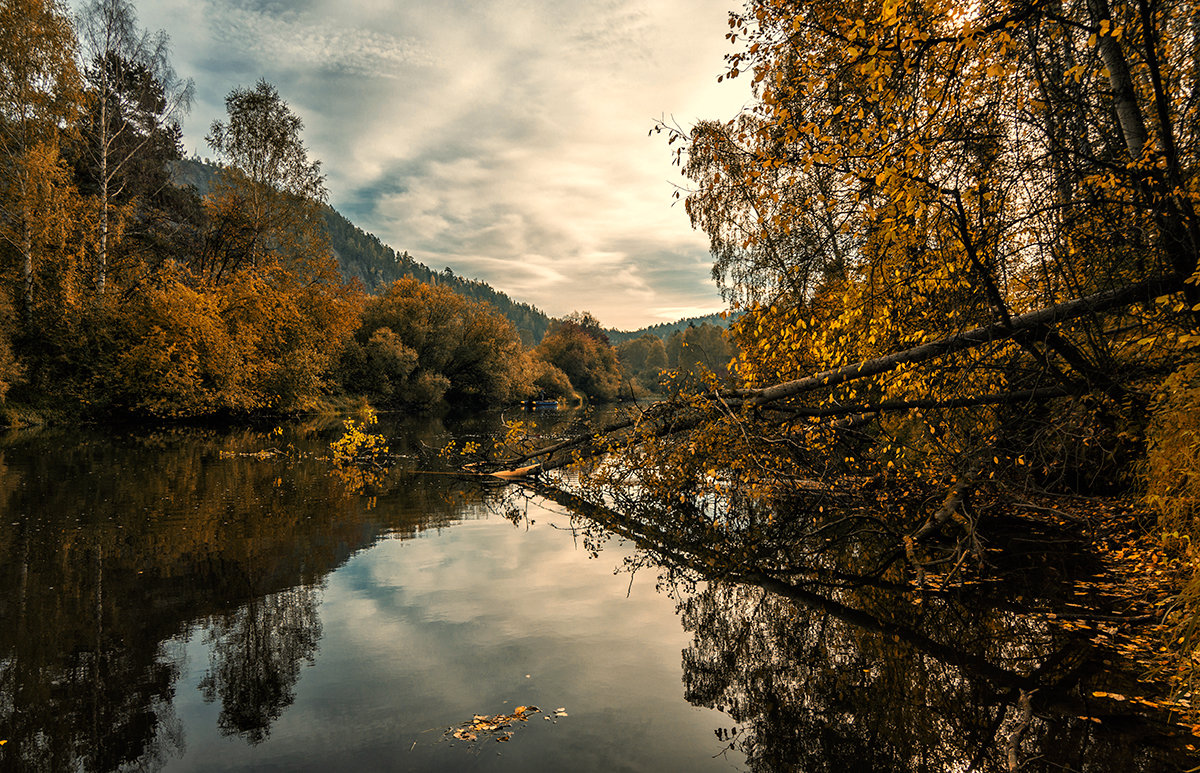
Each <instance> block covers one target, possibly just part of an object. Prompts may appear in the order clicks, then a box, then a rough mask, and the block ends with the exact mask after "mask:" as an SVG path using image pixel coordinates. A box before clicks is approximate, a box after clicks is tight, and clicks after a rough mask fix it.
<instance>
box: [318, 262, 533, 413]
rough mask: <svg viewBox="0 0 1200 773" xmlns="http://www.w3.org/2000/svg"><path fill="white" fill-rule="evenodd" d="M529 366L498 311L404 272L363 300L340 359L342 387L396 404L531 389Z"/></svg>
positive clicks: (476, 400)
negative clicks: (402, 277)
mask: <svg viewBox="0 0 1200 773" xmlns="http://www.w3.org/2000/svg"><path fill="white" fill-rule="evenodd" d="M529 371H530V363H529V361H528V355H527V354H526V352H525V350H524V347H523V346H522V345H521V339H520V335H519V334H518V333H517V331H516V328H514V327H513V325H512V323H511V322H509V321H508V320H507V319H505V318H504V317H503V316H501V315H500V313H499V312H497V311H496V310H495V309H493V308H492V307H491V306H489V305H488V304H486V303H482V302H479V301H472V300H469V299H467V298H464V297H462V296H461V295H458V294H457V293H455V292H453V291H452V290H450V289H448V288H445V287H442V286H435V285H428V284H424V283H422V282H418V281H417V280H415V279H411V278H409V279H401V280H398V281H396V282H394V283H393V284H392V285H391V286H390V287H388V288H387V290H386V291H385V292H384V293H383V294H381V295H379V296H375V297H372V298H370V299H368V300H367V301H366V303H365V305H364V308H363V311H362V316H361V319H360V321H359V325H358V329H357V331H356V332H355V334H354V338H353V340H351V341H350V342H349V343H348V344H347V347H346V349H345V351H344V352H343V353H342V359H341V364H340V365H339V374H340V378H341V381H342V384H343V387H344V388H345V389H346V390H347V391H349V392H351V393H360V394H362V393H365V394H367V395H368V396H370V397H371V398H372V399H373V400H376V401H377V402H379V403H381V404H383V405H389V406H395V407H399V406H428V405H432V404H434V403H438V402H440V401H442V400H443V399H444V400H446V401H448V402H452V403H459V404H473V405H497V404H499V405H503V404H505V403H507V402H511V401H514V400H516V399H519V398H522V397H525V396H527V395H528V394H529V393H530V391H531V390H532V384H531V380H532V379H531V377H530V373H529Z"/></svg>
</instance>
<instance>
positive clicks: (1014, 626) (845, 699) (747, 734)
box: [536, 486, 1198, 773]
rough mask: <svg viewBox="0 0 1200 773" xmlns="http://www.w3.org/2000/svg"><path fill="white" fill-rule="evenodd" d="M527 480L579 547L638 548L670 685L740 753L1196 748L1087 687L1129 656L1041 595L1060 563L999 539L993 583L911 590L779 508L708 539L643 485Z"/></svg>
mask: <svg viewBox="0 0 1200 773" xmlns="http://www.w3.org/2000/svg"><path fill="white" fill-rule="evenodd" d="M536 490H537V493H538V494H540V495H541V496H545V497H546V498H549V499H552V500H554V501H556V502H558V503H559V504H561V505H563V506H564V507H566V508H568V509H569V510H571V511H573V512H576V513H580V514H581V516H580V517H579V518H577V520H576V524H577V528H578V530H579V531H580V532H581V534H582V535H583V539H584V540H585V541H586V542H587V543H588V544H589V545H590V546H591V549H592V550H596V551H598V550H601V549H602V548H603V546H604V544H605V543H606V541H608V540H611V539H612V538H613V536H614V535H617V536H620V537H621V538H623V539H625V540H628V541H630V542H632V543H634V544H635V545H636V546H637V547H638V548H639V551H640V552H639V554H638V557H637V558H635V559H633V560H632V561H630V562H629V566H630V568H632V569H634V570H649V571H655V572H659V573H660V574H661V577H660V581H661V582H662V583H663V584H664V585H666V586H667V587H670V588H674V589H675V590H676V592H677V593H678V596H679V599H680V602H679V611H680V615H681V620H682V623H683V625H684V628H685V629H686V630H687V631H689V632H690V633H691V635H692V638H693V642H692V644H691V646H689V647H688V648H687V649H686V650H685V651H684V652H683V657H682V661H683V683H684V689H685V693H686V697H687V699H688V700H689V701H690V702H691V703H693V704H694V705H697V706H703V707H706V708H715V709H718V710H720V711H722V712H724V713H726V714H727V715H728V716H729V717H730V719H731V724H730V725H729V726H728V727H725V728H721V729H720V730H718V731H717V733H718V736H719V737H720V738H721V739H722V740H724V741H725V742H726V743H727V744H728V745H729V747H730V748H731V749H735V750H737V751H738V752H740V753H741V754H744V755H745V758H746V760H747V764H748V765H749V767H750V768H751V769H752V770H756V771H779V770H802V771H808V772H812V773H819V772H820V771H830V773H833V772H835V771H846V770H872V771H897V773H899V772H904V773H909V772H911V773H927V772H928V773H940V772H942V771H1009V770H1021V771H1047V773H1049V772H1050V771H1062V770H1071V771H1098V772H1100V771H1103V772H1106V773H1107V772H1108V771H1116V770H1120V771H1145V772H1146V773H1149V772H1150V771H1176V770H1187V769H1191V768H1194V767H1196V765H1197V763H1198V760H1197V759H1196V755H1195V753H1194V751H1193V750H1190V749H1188V748H1187V747H1188V746H1189V744H1190V743H1191V741H1192V739H1191V737H1190V735H1189V734H1188V732H1187V729H1186V728H1183V727H1180V726H1179V725H1176V724H1174V723H1173V718H1172V717H1171V716H1170V715H1169V714H1167V713H1166V712H1163V711H1161V710H1155V709H1153V708H1147V707H1144V706H1137V705H1132V704H1128V703H1125V704H1120V703H1118V704H1114V702H1112V701H1106V700H1104V699H1102V698H1097V697H1096V696H1095V695H1094V693H1095V692H1097V691H1103V689H1111V687H1110V686H1111V685H1113V684H1122V685H1125V686H1128V687H1130V688H1131V689H1137V688H1136V687H1135V685H1136V683H1137V678H1138V677H1139V676H1141V674H1139V673H1138V672H1136V671H1131V672H1122V671H1121V670H1120V668H1121V666H1120V663H1121V658H1120V656H1119V655H1118V654H1117V653H1116V652H1115V651H1114V650H1112V649H1110V648H1107V647H1103V646H1099V645H1097V644H1096V643H1094V642H1093V641H1091V640H1090V639H1088V638H1086V637H1084V636H1081V635H1078V634H1076V633H1072V632H1070V631H1066V630H1064V629H1063V628H1062V627H1061V626H1058V625H1056V624H1054V623H1053V622H1052V621H1051V619H1050V618H1048V617H1047V616H1046V615H1045V614H1044V613H1043V612H1044V610H1045V608H1046V605H1047V604H1048V603H1049V602H1050V601H1051V600H1052V599H1053V598H1054V597H1055V596H1056V595H1057V594H1059V593H1060V592H1061V589H1060V588H1058V587H1057V586H1055V585H1054V584H1053V582H1052V581H1051V580H1050V578H1053V577H1054V576H1055V575H1056V574H1057V573H1058V572H1068V573H1070V572H1077V571H1081V568H1080V567H1078V566H1072V567H1067V566H1060V567H1057V568H1056V571H1049V570H1047V569H1046V568H1045V567H1043V569H1042V571H1041V572H1031V571H1029V570H1028V568H1027V567H1025V566H1023V565H1021V563H1020V562H1021V561H1023V560H1024V558H1025V557H1017V558H1016V559H1015V562H1016V563H1014V564H1013V565H1011V566H1001V567H997V568H996V571H997V572H999V573H1001V574H1005V573H1009V572H1012V573H1015V574H1014V575H1013V576H1012V579H1011V580H1010V581H1009V582H1006V583H1005V585H1004V587H1002V588H991V587H989V586H987V585H983V586H977V587H967V588H960V589H957V590H955V591H953V592H925V593H916V592H914V591H913V589H912V588H911V587H907V586H900V585H898V584H897V585H893V584H892V583H891V582H890V581H889V579H888V576H887V575H886V574H884V575H878V574H875V573H874V572H872V573H868V574H862V573H861V567H860V566H858V564H859V563H861V559H859V556H861V555H862V554H863V553H864V552H865V551H862V550H861V549H860V548H861V545H860V544H856V542H855V541H854V540H847V541H846V542H845V543H844V544H842V545H841V546H837V544H836V543H837V541H836V540H828V539H827V538H828V535H829V533H830V532H829V531H827V530H823V531H821V532H820V533H821V537H822V539H821V545H820V547H819V548H814V547H811V546H809V547H808V548H806V547H805V545H804V543H803V541H801V540H797V539H796V538H795V536H794V534H792V533H789V532H787V528H788V527H787V526H786V525H784V526H779V527H778V528H777V529H776V528H775V527H771V528H767V529H763V530H761V531H759V532H758V533H756V534H754V535H753V536H752V537H748V538H747V540H748V541H747V542H744V543H742V542H737V541H736V540H733V539H730V540H727V541H724V542H722V541H721V540H717V539H716V538H715V537H714V531H713V530H712V529H705V528H687V527H686V526H681V523H683V522H684V518H682V517H681V516H680V515H679V514H678V513H673V512H672V511H671V510H670V509H669V508H663V507H661V506H660V505H654V504H652V503H650V502H649V501H648V500H646V499H643V500H629V501H627V502H626V503H625V505H627V506H625V507H619V506H614V505H611V504H609V503H603V504H600V503H597V502H595V501H587V500H585V499H584V498H582V497H580V496H576V495H571V494H566V493H564V492H562V491H561V490H556V489H553V488H550V487H540V486H539V487H536ZM613 499H615V497H614V498H613ZM610 501H611V500H610ZM834 517H837V516H834ZM780 535H782V536H780ZM777 543H778V544H777ZM831 545H833V547H831ZM731 546H732V548H731ZM800 554H806V555H807V557H808V559H809V560H810V563H809V565H808V566H807V567H805V566H803V565H802V564H801V563H800V562H798V561H794V560H788V561H787V562H785V563H784V564H783V565H784V566H785V567H787V568H786V569H779V568H777V567H778V566H779V556H796V555H800ZM1038 558H1039V560H1045V558H1046V557H1045V555H1044V554H1043V555H1039V557H1038ZM856 571H859V572H860V574H859V575H858V576H857V577H856V576H855V572H856ZM1018 575H1019V577H1020V578H1021V579H1018V578H1017V577H1018ZM1014 599H1016V600H1018V601H1016V602H1014ZM1132 668H1133V669H1136V668H1137V666H1136V665H1134V666H1132Z"/></svg>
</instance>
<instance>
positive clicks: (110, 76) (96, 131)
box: [79, 0, 195, 295]
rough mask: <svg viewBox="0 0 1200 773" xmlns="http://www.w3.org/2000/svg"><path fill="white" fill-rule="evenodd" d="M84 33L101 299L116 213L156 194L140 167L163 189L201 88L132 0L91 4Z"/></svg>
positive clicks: (83, 17) (82, 20) (99, 0)
mask: <svg viewBox="0 0 1200 773" xmlns="http://www.w3.org/2000/svg"><path fill="white" fill-rule="evenodd" d="M79 28H80V38H81V42H82V44H83V49H84V50H83V54H84V57H85V60H86V62H87V67H86V71H85V77H86V81H87V87H88V89H89V90H90V91H91V100H90V105H89V113H88V116H87V119H86V120H85V126H84V128H85V131H84V139H85V142H84V145H85V148H86V154H87V156H88V157H89V161H90V162H91V164H90V165H91V167H92V169H93V170H94V171H93V172H92V174H91V175H90V176H92V177H94V181H93V182H94V185H95V187H96V194H97V203H98V215H99V217H98V234H97V246H96V269H95V271H96V273H95V283H96V291H97V293H99V294H101V295H103V294H104V292H105V288H106V285H107V284H108V274H109V250H110V247H111V246H112V245H111V244H110V242H111V240H112V237H113V236H115V235H116V233H114V229H113V227H112V226H113V225H114V223H113V222H112V217H113V215H114V214H116V215H118V216H119V215H120V214H122V213H120V212H119V211H118V212H114V207H118V206H119V205H120V204H122V203H127V202H129V201H130V200H131V199H132V198H134V197H135V196H137V195H138V194H146V193H152V191H147V190H139V186H138V177H139V175H137V174H136V173H135V171H134V167H137V166H139V165H145V164H146V163H149V164H150V165H151V166H154V165H157V166H158V167H159V169H158V172H159V173H158V174H157V175H152V179H154V180H156V181H157V182H158V183H159V187H161V185H162V184H164V183H165V179H166V178H165V174H164V170H163V169H162V167H163V166H164V164H165V157H171V156H174V157H178V149H177V143H178V137H179V135H180V127H179V123H180V120H181V119H182V117H183V115H184V114H186V113H187V111H188V109H189V108H190V106H191V101H192V95H193V93H194V90H195V89H194V85H193V83H192V81H191V80H190V79H189V80H181V79H180V78H179V76H178V75H176V73H175V70H174V68H173V67H172V66H171V64H170V60H169V43H170V39H169V38H168V37H167V34H166V33H165V32H163V31H161V30H160V31H159V32H157V33H156V34H150V33H149V32H148V31H146V30H143V29H140V27H139V25H138V21H137V13H136V10H135V8H134V6H133V3H132V2H130V0H91V2H89V3H88V5H87V6H86V7H85V8H84V9H83V12H82V13H81V15H80V18H79ZM142 181H143V182H144V181H145V177H144V176H143V177H142ZM142 187H145V186H142ZM117 233H119V229H117Z"/></svg>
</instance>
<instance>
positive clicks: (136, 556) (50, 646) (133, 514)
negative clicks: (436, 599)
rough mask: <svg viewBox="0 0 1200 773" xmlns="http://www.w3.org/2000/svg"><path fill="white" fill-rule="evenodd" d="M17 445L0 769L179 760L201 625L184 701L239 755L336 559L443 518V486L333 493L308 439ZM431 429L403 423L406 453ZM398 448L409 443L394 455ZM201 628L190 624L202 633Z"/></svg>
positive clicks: (148, 765)
mask: <svg viewBox="0 0 1200 773" xmlns="http://www.w3.org/2000/svg"><path fill="white" fill-rule="evenodd" d="M289 432H290V436H289V437H286V438H283V440H284V441H286V443H288V444H290V445H291V448H292V452H291V453H289V454H287V455H263V454H258V452H260V451H262V450H263V449H265V448H273V447H279V446H280V445H281V439H280V438H279V437H277V436H276V435H275V434H274V433H271V432H254V431H243V432H238V433H232V434H224V433H215V432H206V431H203V430H182V429H181V430H164V431H151V432H148V433H138V434H129V435H119V434H118V435H116V436H112V435H99V434H96V435H88V434H86V433H80V434H72V435H70V436H68V435H66V434H64V433H61V432H41V433H37V432H33V433H21V434H16V435H13V436H11V437H9V438H8V439H7V440H6V442H5V443H4V444H3V446H0V513H2V514H3V515H2V519H3V520H2V521H0V589H3V591H2V592H0V740H3V741H5V743H4V744H2V745H0V769H22V770H88V771H108V770H117V769H122V768H126V767H131V766H132V767H137V768H141V769H158V768H161V767H162V766H163V765H164V764H166V762H167V761H168V760H169V759H171V758H172V757H173V756H177V755H178V754H180V753H182V751H183V749H184V748H185V744H184V739H183V738H182V736H181V732H180V727H179V722H178V719H177V718H176V717H175V715H174V709H173V708H172V706H173V700H174V696H175V690H176V685H177V681H178V678H179V675H180V673H181V670H182V669H183V667H184V659H183V654H182V649H181V648H180V647H179V646H177V645H172V644H171V642H180V641H182V640H183V639H185V638H186V637H187V636H188V635H189V634H190V632H191V630H192V629H193V628H195V627H204V626H206V625H207V626H209V632H208V637H209V643H210V644H211V663H210V667H209V669H208V672H207V674H206V675H205V677H204V686H203V689H204V692H205V694H206V695H207V696H208V697H209V698H210V699H211V700H216V701H220V704H221V717H220V723H221V728H222V730H223V731H225V732H228V733H231V734H238V735H241V736H243V737H244V738H246V739H247V740H250V741H252V742H257V741H261V740H262V739H263V738H265V737H266V736H267V734H268V733H269V730H270V724H271V722H272V721H274V720H275V719H277V718H278V717H279V716H280V714H281V712H283V710H284V709H285V708H286V707H287V706H288V705H289V704H290V703H291V701H292V698H293V694H294V688H295V684H296V681H297V678H298V676H299V673H300V668H301V664H302V663H305V662H311V661H312V660H313V658H314V657H315V655H316V653H317V645H318V641H319V639H320V637H321V625H320V620H319V617H318V615H317V603H318V601H319V593H318V590H317V587H319V583H320V581H321V579H322V578H323V577H325V576H326V575H327V574H328V573H329V572H330V571H332V570H333V569H335V568H336V567H337V566H339V565H340V564H342V563H343V562H344V561H345V560H346V559H347V558H348V557H349V556H350V555H352V554H353V553H354V552H356V551H358V550H361V549H363V548H365V547H368V546H369V545H371V544H372V543H373V542H375V541H377V540H378V539H381V538H382V537H384V536H386V535H388V534H399V535H412V534H416V533H418V532H420V531H421V530H423V529H426V528H430V527H436V526H439V525H442V524H446V523H451V522H453V521H454V520H455V519H457V518H459V517H461V515H460V514H461V507H462V504H463V503H464V502H468V503H469V502H471V501H476V502H477V501H478V497H479V493H478V492H477V491H476V490H475V489H474V487H472V486H464V485H463V484H461V483H458V482H456V481H454V480H452V479H449V478H447V479H444V480H442V479H438V480H431V481H422V482H421V484H420V485H408V486H400V487H397V488H396V490H395V492H393V495H392V496H393V499H394V500H395V505H396V506H395V507H391V508H388V510H387V513H388V515H387V516H386V517H383V516H380V514H379V513H373V512H371V511H369V510H368V508H367V507H366V503H365V501H364V500H363V499H362V498H360V497H358V496H352V495H348V494H347V492H346V490H345V488H344V486H343V484H342V482H341V481H339V480H338V479H337V477H336V476H335V475H332V474H331V473H330V470H329V465H328V463H327V462H326V461H325V460H324V459H323V458H322V453H323V452H324V451H325V450H326V449H327V448H328V442H329V434H330V432H329V430H328V429H327V428H324V427H293V428H291V429H290V430H289ZM439 434H444V430H442V429H441V428H440V426H439V425H437V424H436V423H426V424H424V425H422V427H421V431H420V432H417V433H413V435H412V436H410V437H409V439H408V441H407V442H411V443H420V442H422V441H424V442H433V439H434V438H435V437H437V436H438V435H439ZM414 438H415V439H414ZM205 620H207V621H209V622H208V623H205V622H203V621H205Z"/></svg>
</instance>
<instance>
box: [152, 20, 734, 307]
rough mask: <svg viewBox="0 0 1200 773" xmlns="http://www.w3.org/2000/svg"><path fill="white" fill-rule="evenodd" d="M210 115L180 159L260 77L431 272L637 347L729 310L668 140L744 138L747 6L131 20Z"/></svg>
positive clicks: (196, 116)
mask: <svg viewBox="0 0 1200 773" xmlns="http://www.w3.org/2000/svg"><path fill="white" fill-rule="evenodd" d="M136 2H137V7H138V14H139V18H140V21H141V23H142V25H143V26H145V27H147V28H148V29H150V30H152V31H156V30H159V29H161V30H165V31H166V32H167V34H168V35H169V36H170V38H171V44H172V50H173V61H174V65H175V69H176V71H177V72H178V73H179V75H180V76H182V77H185V78H187V77H190V78H192V79H193V80H194V81H195V86H196V101H195V104H194V105H193V108H192V111H191V113H190V115H189V116H188V117H187V118H186V120H185V122H184V135H185V140H184V141H185V151H186V152H187V153H188V154H192V153H198V154H199V155H200V156H201V157H205V156H208V157H211V156H212V155H213V153H212V151H211V149H209V148H208V146H207V144H206V143H205V141H204V137H205V136H206V135H207V134H208V127H209V126H210V125H211V123H212V121H214V120H218V119H221V120H223V119H224V117H225V107H224V98H225V96H226V94H228V93H229V91H230V90H231V89H233V88H234V87H237V86H244V87H251V86H253V85H254V83H255V82H256V81H258V79H260V78H265V79H267V80H268V81H270V82H271V83H272V84H274V85H275V86H276V88H277V89H278V90H279V92H280V94H281V95H282V96H283V98H284V99H285V100H286V101H287V102H288V104H289V105H290V107H291V109H292V110H293V112H295V113H296V114H297V115H299V116H300V117H301V118H302V119H303V121H304V123H305V130H304V141H305V144H306V145H307V147H308V150H309V155H310V157H311V158H314V159H318V160H320V161H321V163H322V169H323V171H324V172H325V174H326V177H327V180H326V185H327V187H328V189H329V202H330V204H331V205H333V206H334V207H335V208H336V209H338V210H339V211H340V212H342V213H343V214H344V215H346V216H347V217H349V218H350V219H351V220H352V221H353V222H354V223H355V224H356V225H358V226H359V227H361V228H363V229H364V230H366V231H369V232H371V233H374V234H375V235H376V236H378V237H379V238H380V239H381V240H383V242H384V243H385V244H388V245H390V246H392V247H393V248H395V249H396V250H397V251H404V250H407V251H408V252H409V253H410V254H411V255H412V256H413V257H414V258H415V259H417V260H419V261H421V262H422V263H425V264H426V265H428V266H430V267H431V268H433V269H436V270H441V269H442V268H445V267H449V268H451V269H452V270H453V271H454V272H455V273H456V274H459V275H462V276H467V277H471V278H475V279H482V280H484V281H486V282H488V283H489V284H491V285H492V286H493V287H496V288H497V289H499V290H502V291H503V292H506V293H508V294H509V295H510V296H511V297H513V298H514V299H515V300H519V301H525V302H527V303H532V304H533V305H535V306H537V307H538V308H540V309H542V310H543V311H545V312H546V313H548V314H550V315H551V316H563V315H565V314H568V313H570V312H572V311H585V310H586V311H590V312H591V313H593V314H594V315H595V316H596V317H597V318H598V319H600V321H601V322H602V323H603V324H604V325H606V326H609V327H616V328H622V329H633V328H638V327H642V326H645V325H651V324H656V323H659V322H664V321H673V320H676V319H680V318H682V317H688V316H694V315H700V314H707V313H711V312H714V311H720V310H722V309H723V308H724V307H725V305H724V304H723V303H722V301H721V297H720V293H719V292H718V290H717V287H716V285H715V284H714V283H713V281H712V279H711V276H710V270H711V265H712V261H711V259H710V257H709V253H708V242H707V237H705V236H704V235H703V234H702V233H699V232H696V231H693V230H692V228H691V225H690V224H689V222H688V218H687V214H686V213H685V212H684V209H683V206H682V203H675V202H674V199H673V198H672V194H673V193H674V191H675V190H676V186H680V185H683V184H685V183H686V180H685V179H684V178H683V177H682V176H681V175H680V174H679V169H678V168H677V167H675V166H673V164H672V159H673V157H672V152H671V151H672V149H671V148H670V147H668V145H667V141H666V135H665V134H655V135H652V136H648V134H649V132H650V129H651V128H653V126H654V125H655V122H656V121H657V120H660V119H665V120H666V121H667V122H668V123H673V124H677V125H680V126H683V127H688V126H690V125H692V124H694V123H695V122H696V121H698V120H701V119H728V118H731V117H733V115H735V114H736V113H737V111H738V110H739V109H740V108H741V107H742V106H743V105H744V104H746V103H747V102H748V100H749V89H748V84H747V83H746V79H737V80H733V81H729V80H727V81H725V82H724V83H721V84H718V83H717V76H718V75H720V74H721V72H722V63H723V57H724V54H725V53H727V52H728V51H730V50H731V48H730V44H729V42H728V41H727V40H725V33H726V32H727V31H728V24H727V18H728V16H727V14H728V11H729V10H730V9H731V8H733V7H734V6H735V4H736V2H737V0H642V1H641V2H633V1H632V0H494V1H488V2H483V1H482V0H479V1H477V2H468V1H467V0H408V1H407V2H405V1H404V0H295V1H294V2H291V1H287V0H136Z"/></svg>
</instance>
